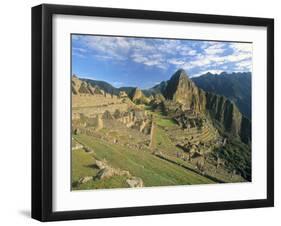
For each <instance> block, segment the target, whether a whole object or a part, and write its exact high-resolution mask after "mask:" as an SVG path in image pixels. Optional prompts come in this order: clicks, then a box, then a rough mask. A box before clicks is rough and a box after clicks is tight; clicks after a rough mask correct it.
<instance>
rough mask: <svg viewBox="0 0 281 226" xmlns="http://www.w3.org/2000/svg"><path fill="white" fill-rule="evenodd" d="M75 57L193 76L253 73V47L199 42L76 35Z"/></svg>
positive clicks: (243, 44) (238, 44) (248, 44)
mask: <svg viewBox="0 0 281 226" xmlns="http://www.w3.org/2000/svg"><path fill="white" fill-rule="evenodd" d="M72 37H73V54H74V55H76V56H78V57H83V56H84V57H85V56H89V55H91V56H93V57H94V58H95V59H97V60H103V61H109V63H112V62H117V63H118V62H125V63H126V62H133V63H135V64H141V65H143V66H144V67H149V68H158V69H161V70H167V69H169V70H177V69H178V68H183V69H185V70H187V71H188V73H190V74H198V73H199V72H204V71H207V70H209V71H210V70H217V71H220V70H224V71H231V70H240V71H251V64H252V44H250V43H230V42H215V41H196V40H172V39H152V38H151V39H150V38H127V37H111V36H90V35H73V36H72Z"/></svg>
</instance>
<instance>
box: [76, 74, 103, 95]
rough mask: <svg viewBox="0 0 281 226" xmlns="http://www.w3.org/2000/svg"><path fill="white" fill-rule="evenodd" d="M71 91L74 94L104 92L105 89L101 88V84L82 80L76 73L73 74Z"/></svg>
mask: <svg viewBox="0 0 281 226" xmlns="http://www.w3.org/2000/svg"><path fill="white" fill-rule="evenodd" d="M71 91H72V93H73V94H74V95H76V94H90V95H95V94H104V92H103V90H101V89H100V87H99V86H97V85H93V84H91V83H89V82H86V81H83V80H80V79H79V78H78V77H76V76H75V75H74V76H72V80H71Z"/></svg>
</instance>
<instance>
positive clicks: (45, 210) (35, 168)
mask: <svg viewBox="0 0 281 226" xmlns="http://www.w3.org/2000/svg"><path fill="white" fill-rule="evenodd" d="M55 14H64V15H82V16H98V17H111V18H128V19H129V18H130V19H148V20H162V21H181V22H196V23H212V24H227V25H247V26H260V27H266V28H267V198H266V199H257V200H246V201H226V202H209V203H194V204H172V205H160V206H143V207H129V208H110V209H93V210H73V211H63V212H54V211H53V210H52V202H53V201H52V200H53V196H52V184H53V183H52V110H53V107H52V104H53V102H52V98H53V95H52V82H53V79H52V18H53V15H55ZM272 206H274V20H273V19H268V18H253V17H237V16H221V15H203V14H190V13H177V12H161V11H144V10H131V9H117V8H98V7H83V6H66V5H50V4H43V5H39V6H35V7H33V8H32V218H34V219H37V220H40V221H57V220H73V219H86V218H105V217H122V216H135V215H149V214H168V213H180V212H195V211H211V210H229V209H243V208H257V207H272Z"/></svg>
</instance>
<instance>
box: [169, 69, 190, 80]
mask: <svg viewBox="0 0 281 226" xmlns="http://www.w3.org/2000/svg"><path fill="white" fill-rule="evenodd" d="M182 78H188V75H187V73H186V71H185V70H184V69H182V68H180V69H178V70H177V71H176V72H175V73H174V74H173V75H172V77H171V79H170V80H174V79H176V80H177V79H182Z"/></svg>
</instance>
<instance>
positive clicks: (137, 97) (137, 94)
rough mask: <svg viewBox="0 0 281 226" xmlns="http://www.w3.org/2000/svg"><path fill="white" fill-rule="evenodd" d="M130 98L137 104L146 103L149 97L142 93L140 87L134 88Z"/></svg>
mask: <svg viewBox="0 0 281 226" xmlns="http://www.w3.org/2000/svg"><path fill="white" fill-rule="evenodd" d="M131 100H132V101H133V102H134V103H137V104H147V103H149V99H148V98H147V97H146V96H145V95H144V94H143V92H142V91H141V89H139V88H135V89H134V90H133V91H132V94H131Z"/></svg>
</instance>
